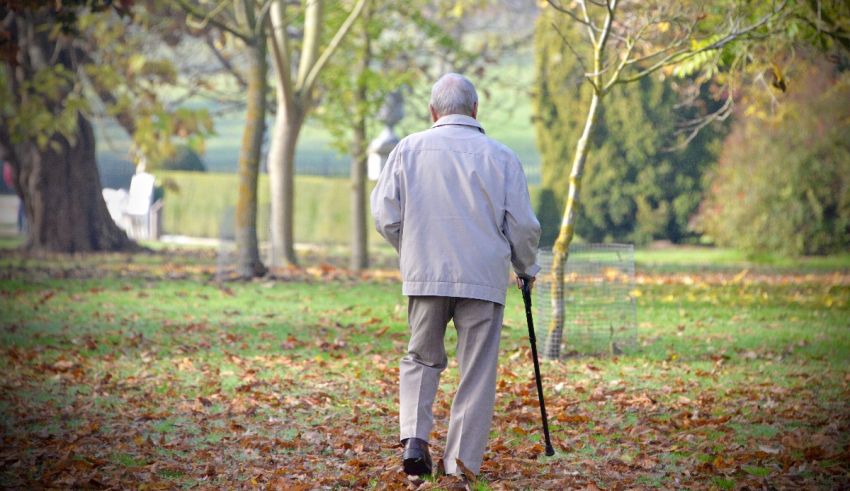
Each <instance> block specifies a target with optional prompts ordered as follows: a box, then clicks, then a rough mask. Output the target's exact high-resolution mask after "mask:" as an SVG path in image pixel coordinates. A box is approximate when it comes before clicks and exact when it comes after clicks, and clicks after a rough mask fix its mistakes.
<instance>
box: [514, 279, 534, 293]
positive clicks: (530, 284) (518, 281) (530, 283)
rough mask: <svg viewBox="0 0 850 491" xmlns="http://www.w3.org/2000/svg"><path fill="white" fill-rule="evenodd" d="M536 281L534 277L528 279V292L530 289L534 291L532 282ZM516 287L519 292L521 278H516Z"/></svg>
mask: <svg viewBox="0 0 850 491" xmlns="http://www.w3.org/2000/svg"><path fill="white" fill-rule="evenodd" d="M536 279H537V277H536V276H532V277H531V278H529V279H528V291H531V290H532V289H534V280H536ZM516 287H517V288H519V289H520V290H522V278H520V277H519V276H517V277H516Z"/></svg>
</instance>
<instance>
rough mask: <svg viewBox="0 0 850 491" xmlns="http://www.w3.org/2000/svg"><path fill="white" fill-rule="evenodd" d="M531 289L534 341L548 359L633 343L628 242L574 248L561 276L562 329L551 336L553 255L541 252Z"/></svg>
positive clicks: (613, 351)
mask: <svg viewBox="0 0 850 491" xmlns="http://www.w3.org/2000/svg"><path fill="white" fill-rule="evenodd" d="M538 262H539V264H540V266H541V270H540V274H539V276H538V279H537V284H536V286H535V289H534V290H535V298H534V307H535V313H534V315H535V318H536V319H539V320H538V321H537V322H536V324H537V325H538V326H539V327H538V331H539V336H538V338H537V339H538V342H539V343H540V345H539V348H540V351H541V352H542V353H543V354H544V356H545V357H547V358H558V357H561V356H565V355H567V356H568V355H576V354H581V355H599V354H605V353H610V354H620V353H622V352H623V351H625V350H629V349H632V348H634V346H635V345H636V341H637V322H636V316H637V312H636V311H637V307H636V302H635V296H634V283H635V261H634V246H633V245H631V244H573V245H571V246H570V254H569V258H568V260H567V267H566V270H565V273H564V299H563V301H564V313H565V319H564V326H563V330H562V331H561V332H560V333H558V332H551V330H550V326H551V321H552V311H553V309H552V307H553V305H552V302H553V301H555V300H554V299H553V298H552V289H553V288H552V286H553V285H552V281H553V275H552V274H551V271H552V252H551V251H540V254H539V257H538Z"/></svg>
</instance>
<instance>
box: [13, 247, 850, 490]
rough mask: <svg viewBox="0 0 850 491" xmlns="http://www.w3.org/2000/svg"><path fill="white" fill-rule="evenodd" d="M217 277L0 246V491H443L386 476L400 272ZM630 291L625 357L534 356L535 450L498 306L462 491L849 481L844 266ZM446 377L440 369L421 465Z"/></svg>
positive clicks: (526, 385) (157, 258)
mask: <svg viewBox="0 0 850 491" xmlns="http://www.w3.org/2000/svg"><path fill="white" fill-rule="evenodd" d="M214 268H215V257H214V256H212V255H208V256H207V255H204V254H202V253H185V252H180V253H177V252H171V253H168V252H161V253H157V254H142V255H136V256H121V255H115V256H95V257H83V258H79V257H66V256H52V257H42V258H37V259H31V258H25V257H22V256H20V255H18V254H17V253H12V252H9V251H5V252H4V253H3V257H2V259H0V312H2V313H0V353H1V354H0V371H1V372H0V373H2V375H0V419H2V421H0V428H1V429H2V447H0V459H2V468H1V469H2V470H0V486H2V487H9V488H27V489H34V488H45V487H48V488H122V489H123V488H139V489H172V488H175V487H178V488H179V487H200V488H231V489H232V488H264V487H268V488H272V489H347V488H355V489H370V488H376V489H405V488H409V489H414V488H418V489H452V488H455V487H458V486H461V485H460V483H459V481H457V480H454V479H452V478H448V477H437V478H434V479H429V480H426V481H419V480H409V479H407V478H406V477H405V476H404V475H403V474H402V472H401V469H400V465H399V454H400V450H399V447H398V445H397V442H396V439H397V417H396V414H397V375H398V369H397V361H398V359H399V357H400V356H401V354H402V353H403V350H404V346H405V344H406V337H407V335H406V323H405V322H406V321H405V316H406V310H407V309H406V307H405V300H404V298H403V297H402V296H401V295H400V293H399V290H400V287H399V284H398V282H397V278H396V275H394V274H393V273H392V272H374V273H369V274H365V275H350V274H347V273H346V272H344V271H342V270H339V269H336V268H335V267H333V266H330V265H322V266H316V267H313V268H308V269H306V270H287V271H280V272H278V275H277V276H276V277H275V278H273V279H269V280H259V281H255V282H247V283H227V284H224V285H219V284H216V283H215V282H214V281H213V277H214V275H213V273H214ZM637 289H638V293H637V294H638V295H639V303H638V309H639V311H638V321H639V335H638V336H639V337H638V346H637V348H636V349H635V350H632V351H630V352H627V353H626V354H625V355H621V356H618V357H614V358H611V357H605V358H591V357H572V358H568V359H565V360H562V361H559V362H551V361H546V362H544V363H543V365H542V370H543V374H544V386H545V388H546V397H547V400H546V403H547V409H548V410H549V415H550V422H551V430H552V436H553V440H554V442H555V447H556V449H557V454H556V456H555V457H551V458H546V457H543V456H542V453H543V446H542V445H541V443H540V440H541V438H540V433H541V432H540V419H539V408H538V406H537V402H536V401H537V398H536V392H535V389H534V382H533V375H532V368H531V362H530V358H529V350H528V342H527V331H526V328H525V324H524V322H525V319H524V315H523V310H522V304H521V299H520V297H519V295H518V294H517V292H515V291H513V292H511V294H510V296H509V299H508V307H507V312H506V326H505V330H504V337H503V342H502V356H501V368H500V377H499V382H498V383H499V394H498V399H497V405H496V417H495V421H494V424H493V433H492V438H491V443H490V448H489V452H488V454H487V455H486V456H485V463H484V466H483V468H482V474H481V476H480V479H479V481H478V482H476V483H474V484H473V485H472V488H473V489H566V488H590V489H595V488H601V489H635V488H655V487H659V488H668V489H680V488H695V489H701V488H719V489H743V488H749V489H761V488H780V489H782V488H799V487H802V488H815V489H817V488H819V489H837V488H847V487H850V404H848V402H847V401H848V399H850V364H848V361H850V315H848V314H850V273H848V272H847V271H846V270H845V271H844V272H835V271H833V272H830V271H822V270H821V271H793V270H790V269H781V270H772V271H771V270H764V269H761V270H760V269H754V270H752V271H749V270H745V271H741V270H740V269H734V270H729V269H704V268H695V267H689V266H677V267H676V268H651V269H647V268H641V267H640V266H639V277H638V285H637ZM454 339H455V338H454V337H453V334H450V335H449V337H448V339H447V344H448V345H450V346H452V345H453V343H454ZM456 381H457V369H456V366H454V365H453V366H451V367H450V368H449V370H447V372H446V375H445V377H444V382H443V386H442V387H443V389H444V390H443V391H442V393H441V395H440V396H439V397H438V402H437V405H436V419H437V426H436V430H435V434H434V448H433V451H434V454H435V455H436V456H438V455H439V454H440V451H441V445H442V442H443V441H444V438H445V430H446V423H447V415H448V408H449V404H450V401H451V395H452V392H453V389H454V387H455V384H456Z"/></svg>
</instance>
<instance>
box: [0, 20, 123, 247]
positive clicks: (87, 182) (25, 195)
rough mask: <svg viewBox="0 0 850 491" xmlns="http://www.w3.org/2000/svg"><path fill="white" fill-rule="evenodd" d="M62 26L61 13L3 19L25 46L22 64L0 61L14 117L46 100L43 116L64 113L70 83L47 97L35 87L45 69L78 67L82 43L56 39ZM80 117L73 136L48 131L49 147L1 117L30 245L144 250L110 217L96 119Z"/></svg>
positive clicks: (4, 149) (0, 143)
mask: <svg viewBox="0 0 850 491" xmlns="http://www.w3.org/2000/svg"><path fill="white" fill-rule="evenodd" d="M55 25H56V24H55V16H53V15H52V14H51V13H47V12H44V11H39V10H35V9H33V10H27V11H23V12H18V13H15V14H11V13H9V14H8V16H7V17H6V19H5V20H4V27H5V28H6V29H8V31H7V34H8V35H9V39H7V42H9V43H10V44H11V46H17V47H18V51H17V54H16V58H15V60H16V63H15V64H8V63H4V64H3V65H0V77H3V78H4V81H5V82H6V83H7V84H8V85H7V89H8V90H9V91H10V93H11V94H12V98H11V100H9V101H7V103H8V104H9V105H10V106H11V107H12V108H13V113H12V114H13V115H14V112H15V111H17V110H18V108H20V106H21V104H23V103H25V102H27V103H29V104H31V105H32V107H37V106H38V105H39V104H43V105H44V107H43V111H44V112H43V113H41V114H40V116H47V117H55V116H56V115H58V114H60V113H61V112H62V109H63V107H62V106H61V104H63V103H64V100H65V97H66V96H67V95H68V92H69V91H70V90H71V87H70V86H63V85H61V84H60V85H59V86H58V87H57V88H54V90H55V91H56V92H55V93H53V94H51V97H50V98H44V97H42V95H41V94H39V93H38V92H37V91H35V90H34V89H33V86H32V80H33V79H34V77H35V74H36V73H37V72H38V71H39V70H44V71H47V70H51V69H53V68H55V67H61V68H63V69H64V70H65V73H74V72H75V71H76V70H77V69H78V67H77V64H76V62H77V61H78V60H77V58H76V57H75V56H74V55H73V54H72V52H73V50H74V49H75V48H74V47H73V46H72V45H70V44H62V43H57V42H55V40H53V39H52V38H51V35H50V33H51V32H52V30H53V28H54V27H55ZM32 107H31V108H32ZM15 117H20V116H17V115H15V116H13V119H14V118H15ZM76 118H77V120H76V128H75V132H74V135H73V137H72V138H68V137H65V136H63V135H62V134H61V133H59V132H55V133H53V134H52V135H49V134H46V136H48V139H47V141H46V143H45V142H42V143H44V144H43V145H38V143H37V142H36V141H35V138H34V137H28V138H24V139H23V141H17V142H16V141H13V138H12V135H11V131H12V129H11V128H10V123H11V122H10V121H5V120H2V119H0V160H3V159H5V160H7V161H8V162H9V163H10V164H11V165H12V167H13V169H14V170H15V181H16V182H15V185H16V186H15V187H16V190H17V192H18V195H19V196H20V197H21V200H22V201H23V204H24V211H25V213H24V214H25V217H26V221H27V230H28V232H27V239H26V248H27V249H29V250H33V251H50V252H69V253H76V252H94V251H124V250H135V249H138V246H137V245H136V243H135V242H133V241H132V240H130V239H129V238H128V237H127V234H126V233H124V232H123V231H122V230H121V229H119V228H118V226H117V225H115V223H114V222H113V221H112V217H111V216H110V215H109V211H108V210H107V208H106V203H105V202H104V201H103V194H102V191H101V184H100V175H99V174H98V170H97V162H96V160H95V137H94V132H93V131H92V126H91V123H90V122H89V121H88V120H87V119H86V117H85V116H84V115H83V114H82V113H76ZM47 131H49V130H45V132H47Z"/></svg>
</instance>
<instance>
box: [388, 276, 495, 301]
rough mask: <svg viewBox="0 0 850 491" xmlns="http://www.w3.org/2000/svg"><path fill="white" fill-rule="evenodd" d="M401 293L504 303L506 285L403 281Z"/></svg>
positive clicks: (410, 295) (409, 295)
mask: <svg viewBox="0 0 850 491" xmlns="http://www.w3.org/2000/svg"><path fill="white" fill-rule="evenodd" d="M401 293H402V294H403V295H405V296H408V297H415V296H431V297H455V298H472V299H475V300H486V301H488V302H493V303H497V304H499V305H504V304H505V296H506V295H507V286H505V287H503V288H494V287H490V286H485V285H473V284H469V283H448V282H439V281H405V282H403V283H402V286H401Z"/></svg>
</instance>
